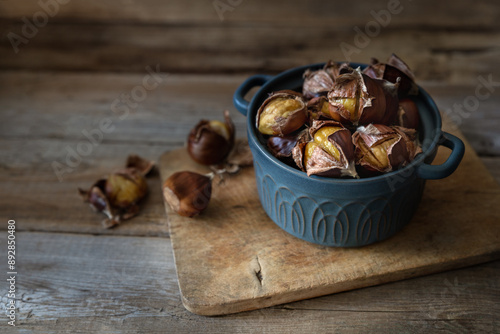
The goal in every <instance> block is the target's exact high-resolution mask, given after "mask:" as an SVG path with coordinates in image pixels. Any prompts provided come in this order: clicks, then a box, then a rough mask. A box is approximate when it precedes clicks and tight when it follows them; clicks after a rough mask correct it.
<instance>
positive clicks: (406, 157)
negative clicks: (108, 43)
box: [352, 124, 421, 174]
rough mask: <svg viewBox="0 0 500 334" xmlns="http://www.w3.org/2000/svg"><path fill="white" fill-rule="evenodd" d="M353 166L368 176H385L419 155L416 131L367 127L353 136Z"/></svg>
mask: <svg viewBox="0 0 500 334" xmlns="http://www.w3.org/2000/svg"><path fill="white" fill-rule="evenodd" d="M352 141H353V143H354V146H355V155H356V164H358V165H359V166H360V167H361V168H362V169H364V171H365V172H367V173H368V174H369V173H370V172H375V173H387V172H390V171H393V170H397V169H399V168H401V167H404V166H406V165H407V164H408V163H410V162H411V161H412V160H413V159H414V157H415V156H416V155H417V154H418V153H420V152H421V149H420V147H419V146H418V144H417V142H416V131H415V130H413V129H406V128H402V127H399V126H393V127H389V126H386V125H382V124H369V125H368V126H366V127H364V126H361V127H359V128H358V129H357V130H356V132H355V133H354V134H353V136H352Z"/></svg>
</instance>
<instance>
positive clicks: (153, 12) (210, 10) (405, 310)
mask: <svg viewBox="0 0 500 334" xmlns="http://www.w3.org/2000/svg"><path fill="white" fill-rule="evenodd" d="M58 1H59V2H57V0H52V1H49V0H47V1H46V2H44V3H51V4H52V7H47V8H49V9H48V10H49V14H54V15H49V14H43V13H44V9H42V7H40V3H39V2H38V1H27V0H24V1H14V0H5V1H0V32H1V43H0V171H1V173H0V214H1V217H3V218H2V219H3V220H4V223H2V224H1V229H2V230H3V232H1V233H0V234H1V237H0V249H3V250H5V249H6V240H7V239H6V232H5V230H6V226H7V220H8V219H15V220H16V227H17V238H18V243H17V245H18V248H17V251H18V272H19V275H18V282H17V288H18V295H17V297H18V304H17V305H18V313H17V315H18V322H17V325H18V326H17V327H16V329H18V330H19V331H20V332H21V331H22V329H27V330H28V331H32V332H60V333H62V332H72V333H77V332H87V331H91V330H94V331H99V332H115V331H121V332H127V331H130V332H141V331H143V332H149V333H151V332H165V331H167V332H177V333H178V332H211V333H216V332H221V331H228V332H259V333H265V332H268V333H288V332H304V331H312V332H315V331H320V332H336V331H345V332H383V333H386V332H424V331H425V332H426V331H432V330H442V331H449V332H470V331H483V332H493V331H495V330H498V327H499V320H498V314H499V313H500V307H499V305H500V282H499V279H498V277H500V262H498V261H496V262H491V263H487V264H483V265H479V266H475V267H471V268H468V269H462V270H456V271H450V272H446V273H442V274H438V275H432V276H427V277H422V278H418V279H411V280H407V281H402V282H397V283H393V284H387V285H383V286H379V287H374V288H368V289H362V290H358V291H351V292H346V293H342V294H338V295H332V296H326V297H321V298H316V299H312V300H306V301H301V302H296V303H292V304H287V305H283V306H278V307H272V308H268V309H264V310H259V311H253V312H246V313H241V314H237V315H232V316H226V317H217V318H204V317H200V316H196V315H193V314H191V313H189V312H188V311H186V310H185V309H184V308H183V307H182V304H181V301H180V296H179V292H178V287H177V281H176V275H175V266H174V263H173V257H172V250H171V246H170V241H169V238H168V223H167V217H166V216H165V211H164V208H163V203H162V199H161V193H160V184H159V177H158V175H156V176H153V177H152V178H151V179H150V180H149V185H150V189H151V194H150V196H149V197H148V199H147V201H146V203H145V205H144V206H143V211H142V214H141V215H140V216H139V217H137V218H135V219H133V220H130V221H128V222H126V223H124V224H123V225H122V226H120V227H119V228H117V229H114V230H102V229H101V227H100V224H99V221H100V219H101V217H100V216H98V215H96V214H94V213H93V212H92V211H91V210H90V209H89V208H87V207H85V205H83V204H82V203H81V202H80V200H79V198H78V196H77V192H76V188H77V187H84V188H85V187H88V186H89V185H90V184H91V183H92V182H93V181H94V180H95V179H96V178H98V177H100V176H102V175H104V174H106V173H107V172H109V171H110V170H113V169H114V168H118V167H120V166H121V165H122V164H123V162H124V160H125V158H126V156H127V155H128V154H129V153H139V154H141V155H143V156H144V157H146V158H149V159H152V160H157V159H158V157H159V156H160V155H161V154H162V153H163V152H164V151H166V150H170V149H173V148H177V147H180V146H182V145H183V143H184V140H185V137H186V134H187V132H188V130H189V129H190V128H191V127H192V126H193V124H194V123H196V121H197V120H198V119H200V118H201V117H205V118H215V117H220V116H221V112H222V110H224V109H229V110H231V111H232V115H233V117H234V120H235V123H236V126H237V130H238V133H239V135H241V136H244V134H245V125H244V124H245V119H244V118H243V117H242V116H240V115H239V114H238V113H237V112H236V111H235V109H234V107H233V106H232V93H233V92H234V90H235V89H236V88H237V87H238V85H239V84H240V83H241V82H242V81H243V80H244V79H245V78H246V77H248V76H249V75H251V74H255V73H269V74H275V73H278V72H280V71H282V70H285V69H287V68H290V67H293V66H299V65H304V64H307V63H315V62H322V61H326V60H328V59H334V60H343V59H345V55H344V53H343V52H342V50H341V47H340V45H341V43H348V44H350V45H353V46H355V38H356V32H355V30H354V29H355V28H356V27H358V28H359V29H361V30H363V31H364V29H365V26H366V25H367V23H368V22H370V21H374V17H373V15H372V14H371V12H372V11H374V12H377V13H380V11H382V10H387V8H388V3H389V2H388V1H378V0H377V1H353V2H347V3H346V2H338V1H320V0H315V1H308V2H305V1H304V2H299V1H293V2H292V1H274V2H269V1H261V0H258V1H257V0H255V1H244V0H243V1H225V0H221V1H211V0H206V1H194V0H190V1H159V0H145V1H140V2H139V1H134V0H127V1H125V0H124V1H95V0H90V1H81V0H65V1H63V0H58ZM56 3H57V4H58V5H57V6H55V5H54V4H56ZM214 4H215V5H218V6H223V5H224V4H226V6H230V7H226V9H228V10H227V11H225V12H223V13H222V14H221V15H222V16H220V15H219V14H218V12H217V9H216V7H215V6H214ZM219 8H220V7H219ZM398 8H399V9H400V12H399V13H398V14H392V15H391V17H390V20H389V23H388V25H387V26H386V27H382V28H381V29H380V33H378V34H377V35H376V36H374V37H372V38H370V39H369V41H368V42H367V43H365V44H366V45H364V46H363V47H362V48H359V53H354V54H352V59H351V60H352V61H358V62H368V61H369V59H370V57H377V58H380V59H384V58H386V57H387V56H388V55H389V54H390V53H391V52H394V53H396V54H398V55H399V56H401V57H402V58H403V59H405V60H406V61H407V63H408V64H409V65H410V66H411V67H412V68H413V69H414V71H415V74H416V76H417V79H418V83H419V84H420V85H421V86H423V87H424V88H425V89H426V90H427V91H429V92H430V93H431V95H432V96H433V97H434V99H435V100H436V102H437V104H438V106H439V107H440V109H441V110H442V111H443V112H444V113H447V114H450V117H451V118H452V119H454V120H456V121H457V122H458V123H459V128H460V129H461V130H462V132H463V133H464V134H465V136H466V137H467V139H468V140H469V141H470V143H471V144H472V146H473V147H474V149H475V150H476V151H477V152H478V153H479V154H480V156H481V158H482V160H483V162H484V163H485V164H486V166H487V167H488V169H489V171H490V172H491V173H492V174H493V175H494V176H495V177H496V179H497V180H499V181H500V172H499V170H500V131H499V128H500V113H499V112H498V105H499V104H500V67H499V66H498V59H499V56H500V5H499V4H498V2H497V1H484V0H483V1H474V2H471V1H440V2H437V1H429V0H421V1H410V0H401V1H400V5H399V7H398ZM44 15H45V16H44ZM44 17H46V20H44ZM34 20H35V21H34ZM45 21H46V22H45ZM26 22H31V23H33V22H35V23H37V24H38V26H39V27H36V26H35V30H31V31H29V29H28V28H26V26H28V25H29V24H27V23H26ZM14 34H15V35H16V36H18V37H16V38H18V41H19V40H20V39H21V40H22V41H23V42H21V44H19V45H18V50H17V51H18V52H17V53H16V52H15V50H14V48H13V46H12V43H11V41H12V40H13V38H14V37H13V36H14ZM147 66H150V67H151V68H156V67H157V66H158V67H159V69H160V71H161V82H160V84H159V85H158V87H157V88H155V89H153V90H150V91H147V97H146V98H145V99H144V100H143V101H140V102H138V103H137V105H136V106H135V105H134V107H131V108H130V113H129V114H128V115H127V117H125V118H124V119H123V120H121V119H120V118H119V117H118V116H119V115H117V114H116V113H114V112H113V111H112V105H113V102H114V101H115V99H120V98H123V97H124V96H126V95H129V96H130V94H131V91H132V90H133V89H134V87H136V86H138V85H139V86H140V85H142V83H143V79H144V77H145V76H146V75H147V74H148V71H147V70H146V67H147ZM482 79H486V80H490V81H493V82H494V83H495V84H494V85H493V87H492V88H491V91H490V95H489V96H488V97H487V98H485V99H481V100H480V101H479V104H478V105H473V106H472V107H471V108H470V109H472V111H471V112H467V113H465V114H462V115H460V112H458V109H457V107H455V108H454V105H458V106H459V105H465V104H466V103H467V101H469V102H470V101H473V100H474V96H475V95H476V94H477V92H476V90H477V88H478V87H479V86H480V84H481V80H482ZM481 92H482V93H484V92H486V91H485V90H482V91H481ZM124 94H125V95H124ZM464 116H465V117H464ZM105 118H109V119H111V121H112V124H113V126H114V128H113V130H112V131H111V132H109V133H105V134H104V135H103V139H102V142H101V143H100V144H99V145H97V146H95V147H93V149H92V152H91V153H90V154H88V155H87V156H85V157H82V160H81V162H78V163H77V164H76V166H75V167H74V168H73V170H72V172H68V173H66V174H64V175H63V176H62V182H60V181H59V179H58V177H57V176H56V174H55V173H54V170H53V167H52V164H53V162H54V161H57V162H59V163H65V158H66V154H67V151H68V149H69V150H71V149H76V148H77V146H78V145H79V143H81V142H84V141H86V138H85V136H84V135H83V133H82V131H84V130H86V131H92V130H93V129H98V128H99V122H101V120H102V119H105ZM443 219H446V217H443ZM0 272H4V273H5V272H6V261H5V260H2V261H1V262H0ZM3 282H4V283H1V284H0V289H1V291H2V296H3V297H2V301H1V304H0V307H2V308H3V307H5V302H6V295H5V291H6V287H7V286H6V283H5V281H3ZM0 321H1V322H0V328H1V329H2V331H3V332H7V331H9V332H15V331H14V329H13V328H11V327H9V326H8V325H7V318H6V317H4V316H2V317H1V318H0Z"/></svg>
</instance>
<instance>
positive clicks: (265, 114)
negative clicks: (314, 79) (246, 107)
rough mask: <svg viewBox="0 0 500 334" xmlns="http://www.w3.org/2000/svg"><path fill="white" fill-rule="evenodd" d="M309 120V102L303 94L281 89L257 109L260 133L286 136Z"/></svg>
mask: <svg viewBox="0 0 500 334" xmlns="http://www.w3.org/2000/svg"><path fill="white" fill-rule="evenodd" d="M306 121H307V104H306V101H305V100H304V97H303V96H302V94H300V93H297V92H294V91H291V90H281V91H277V92H274V93H272V94H271V95H270V96H269V97H268V98H267V99H266V100H265V101H264V102H263V103H262V105H261V106H260V108H259V110H258V111H257V120H256V126H257V129H258V130H259V132H260V133H262V134H265V135H271V136H285V135H287V134H290V133H292V132H293V131H295V130H297V129H299V128H300V127H302V126H303V125H304V124H305V123H306Z"/></svg>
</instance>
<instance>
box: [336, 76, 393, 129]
mask: <svg viewBox="0 0 500 334" xmlns="http://www.w3.org/2000/svg"><path fill="white" fill-rule="evenodd" d="M397 85H398V83H396V84H391V83H389V82H387V81H382V80H376V79H372V78H370V77H368V76H367V75H365V74H362V73H361V70H360V69H359V68H357V69H355V70H353V71H352V72H349V73H345V74H342V75H340V76H339V77H338V78H337V80H336V81H335V85H334V87H333V89H332V91H330V93H328V101H329V103H330V105H329V112H330V117H331V118H333V119H334V120H336V121H338V122H340V123H342V124H345V125H348V126H350V125H352V126H358V125H368V124H370V123H382V122H387V123H388V124H389V122H390V121H392V120H393V119H394V118H395V116H396V113H397V109H398V100H397Z"/></svg>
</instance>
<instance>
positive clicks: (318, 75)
mask: <svg viewBox="0 0 500 334" xmlns="http://www.w3.org/2000/svg"><path fill="white" fill-rule="evenodd" d="M334 81H335V77H332V76H331V75H330V74H329V73H328V72H326V71H325V70H324V69H320V70H317V71H311V70H306V71H305V72H304V84H303V85H302V94H303V95H304V97H305V98H306V99H312V98H314V97H317V96H324V95H326V94H327V93H328V92H329V91H330V90H331V89H332V88H333V84H334Z"/></svg>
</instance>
